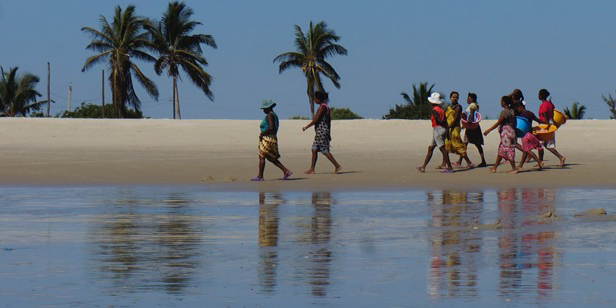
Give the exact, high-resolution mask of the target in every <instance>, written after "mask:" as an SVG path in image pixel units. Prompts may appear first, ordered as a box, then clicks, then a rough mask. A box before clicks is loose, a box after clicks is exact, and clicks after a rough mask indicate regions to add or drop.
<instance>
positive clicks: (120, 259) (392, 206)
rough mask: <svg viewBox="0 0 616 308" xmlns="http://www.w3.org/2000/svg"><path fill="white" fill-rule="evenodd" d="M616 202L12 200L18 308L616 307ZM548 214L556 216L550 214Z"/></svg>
mask: <svg viewBox="0 0 616 308" xmlns="http://www.w3.org/2000/svg"><path fill="white" fill-rule="evenodd" d="M613 200H616V190H599V189H597V190H589V189H562V190H558V189H557V190H554V189H504V190H487V191H468V192H466V191H420V190H416V191H373V192H333V193H329V192H315V193H305V192H282V193H256V192H213V191H207V190H204V189H203V188H199V187H107V188H101V187H70V188H58V187H53V188H51V187H50V188H39V187H24V188H15V187H4V188H0V248H1V250H0V258H1V260H2V262H0V277H2V279H1V280H0V299H1V302H0V304H1V306H3V307H32V306H37V307H41V306H44V307H83V306H87V307H109V306H111V305H113V306H114V307H125V306H126V307H128V306H130V307H135V306H139V307H153V306H178V305H181V306H188V307H191V306H213V307H221V306H223V307H225V306H230V307H241V306H265V307H270V306H274V305H275V306H278V307H285V306H291V305H294V306H298V305H299V306H305V305H317V306H333V307H338V306H355V307H415V306H434V307H440V306H450V305H454V306H466V307H471V306H476V305H478V304H479V305H491V306H523V305H540V306H545V307H561V306H563V305H564V306H579V305H589V304H590V305H592V306H606V307H613V306H616V292H614V291H613V290H614V287H616V283H615V281H616V280H614V278H613V277H614V275H615V274H616V261H615V259H614V256H615V254H614V251H615V250H616V245H615V244H616V243H615V242H616V232H615V231H616V221H605V220H595V219H586V220H581V219H578V218H575V217H574V215H575V214H576V213H578V212H581V211H583V210H588V209H591V208H604V209H605V210H606V211H607V213H608V214H614V213H616V206H615V204H614V201H613ZM546 213H553V214H554V215H555V217H554V216H552V217H547V216H549V215H545V214H546Z"/></svg>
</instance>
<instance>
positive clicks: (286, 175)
mask: <svg viewBox="0 0 616 308" xmlns="http://www.w3.org/2000/svg"><path fill="white" fill-rule="evenodd" d="M292 174H293V172H291V170H289V172H287V173H285V174H284V176H283V177H282V179H283V180H288V179H289V177H290V176H291V175H292Z"/></svg>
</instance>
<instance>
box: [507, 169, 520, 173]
mask: <svg viewBox="0 0 616 308" xmlns="http://www.w3.org/2000/svg"><path fill="white" fill-rule="evenodd" d="M519 171H520V170H518V169H513V170H511V171H509V172H507V173H509V174H516V173H518V172H519Z"/></svg>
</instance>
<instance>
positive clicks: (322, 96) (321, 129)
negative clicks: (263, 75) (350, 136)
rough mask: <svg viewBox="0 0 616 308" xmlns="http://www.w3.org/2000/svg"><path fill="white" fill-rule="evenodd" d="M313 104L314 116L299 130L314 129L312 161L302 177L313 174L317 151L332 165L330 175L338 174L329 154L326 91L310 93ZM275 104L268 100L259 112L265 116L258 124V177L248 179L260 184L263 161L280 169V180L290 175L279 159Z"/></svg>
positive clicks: (336, 166)
mask: <svg viewBox="0 0 616 308" xmlns="http://www.w3.org/2000/svg"><path fill="white" fill-rule="evenodd" d="M314 96H315V101H314V103H315V104H316V105H319V108H318V109H317V112H316V115H315V116H314V117H313V118H312V121H310V123H308V125H306V126H304V127H302V131H306V130H307V129H308V128H310V127H312V126H314V127H315V137H314V142H313V143H312V159H311V161H310V169H308V170H307V171H306V172H304V173H306V174H314V170H315V167H316V164H317V158H318V156H319V152H320V153H321V154H323V155H324V156H325V157H327V159H329V161H330V162H331V163H332V164H333V165H334V173H339V172H340V170H341V169H342V166H340V164H339V163H338V162H337V161H336V159H335V158H334V155H332V153H331V152H330V142H331V140H332V137H331V110H330V108H329V105H328V104H327V103H328V101H329V95H328V93H327V92H322V91H317V92H315V94H314ZM275 106H276V103H274V102H273V101H271V100H265V101H263V103H262V104H261V109H262V110H263V112H264V113H265V114H266V116H265V118H264V119H263V121H262V122H261V133H260V134H259V174H258V175H257V176H256V177H254V178H252V179H251V180H252V181H263V180H264V179H263V172H264V171H265V161H266V160H268V161H270V162H271V163H273V164H274V165H275V166H276V167H278V168H280V170H282V173H283V176H282V179H283V180H287V179H289V177H290V176H291V175H292V174H293V172H291V170H289V169H288V168H287V167H285V166H284V165H283V164H282V163H281V162H280V160H279V158H280V153H279V152H278V137H277V135H278V127H279V122H278V116H277V115H276V113H275V112H274V107H275Z"/></svg>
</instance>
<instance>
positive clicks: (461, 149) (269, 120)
mask: <svg viewBox="0 0 616 308" xmlns="http://www.w3.org/2000/svg"><path fill="white" fill-rule="evenodd" d="M459 96H460V94H459V93H458V92H456V91H453V92H451V94H450V95H449V98H450V100H451V106H448V107H447V109H446V110H445V109H443V108H442V104H443V99H442V98H441V95H440V94H439V93H436V92H435V93H432V95H431V96H430V97H428V101H429V102H430V104H431V105H432V110H431V111H430V121H431V124H432V142H431V144H430V146H428V153H427V154H426V158H425V159H424V163H423V165H422V166H420V167H417V170H418V171H419V172H422V173H423V172H425V171H426V166H427V165H428V163H429V162H430V160H431V158H432V154H433V153H434V149H436V148H438V149H439V151H440V152H441V154H442V156H443V159H442V162H441V164H440V165H439V166H437V167H436V168H437V169H443V171H442V172H443V173H453V172H454V167H459V168H466V169H471V168H475V167H487V163H486V159H485V155H484V152H483V144H484V139H483V137H484V136H487V135H488V134H489V133H490V132H491V131H493V130H495V129H497V128H498V132H499V134H500V143H499V145H498V155H497V157H496V161H495V162H494V165H493V166H492V167H491V168H490V171H491V172H496V170H497V169H498V166H499V165H500V164H501V162H502V161H503V160H504V161H508V162H509V164H510V165H511V171H509V172H508V173H518V172H519V171H521V170H523V167H524V163H525V162H527V161H528V160H529V159H531V158H532V159H534V160H535V161H536V162H537V164H536V165H535V168H536V169H539V170H541V169H542V168H543V166H544V165H543V157H544V149H548V150H549V151H550V152H551V153H553V154H554V155H556V157H558V159H559V161H560V163H559V165H560V166H561V167H564V165H565V157H564V156H562V155H561V154H560V153H559V152H558V151H557V150H556V140H555V133H554V132H552V134H551V138H548V139H547V140H544V141H539V140H538V139H537V137H536V136H535V135H534V134H533V132H532V131H531V130H530V129H526V130H523V129H521V128H518V129H516V127H517V123H518V121H523V123H525V124H524V126H525V127H527V128H530V127H531V126H532V125H531V124H532V122H533V121H535V122H537V123H540V124H546V125H547V127H546V128H545V129H546V131H551V130H550V127H551V126H552V125H556V124H555V123H554V104H552V102H551V100H550V99H549V97H550V92H548V90H546V89H541V90H540V91H539V94H538V98H539V100H540V101H541V105H540V106H539V117H537V116H536V115H535V114H534V113H533V112H532V111H530V110H527V109H526V102H525V101H524V95H523V94H522V91H520V90H519V89H515V90H513V92H511V94H509V95H505V96H503V97H502V98H501V101H500V105H501V107H502V108H503V110H502V111H501V113H500V115H499V117H498V120H497V121H496V122H495V123H494V124H493V125H492V126H491V127H490V128H488V129H486V130H485V131H483V132H482V131H481V126H480V125H479V122H480V121H481V114H480V113H479V103H478V102H477V94H475V93H468V97H467V99H466V102H467V103H468V107H467V108H466V111H462V109H463V108H462V106H461V105H460V103H459V102H458V100H459ZM328 101H329V97H328V93H326V92H322V91H317V92H315V101H314V103H315V104H316V105H319V108H318V109H317V112H316V115H315V116H314V117H313V119H312V121H310V123H308V125H306V126H304V127H302V131H306V130H307V129H308V128H310V127H312V126H314V127H315V137H314V142H313V144H312V159H311V161H310V168H309V169H308V170H307V171H306V172H305V173H306V174H314V173H315V167H316V163H317V158H318V155H319V153H321V154H323V155H324V156H325V157H327V158H328V159H329V161H330V162H331V163H332V164H333V165H334V173H339V172H340V170H341V169H342V166H340V164H339V163H338V162H337V161H336V159H335V158H334V156H333V155H332V153H331V152H330V142H331V110H330V108H329V106H328ZM275 106H276V103H274V102H273V101H271V100H265V101H263V103H262V105H261V109H262V110H263V112H264V113H265V114H266V116H265V118H264V119H263V121H262V122H261V133H260V134H259V173H258V175H257V176H256V177H254V178H252V181H263V180H264V178H263V173H264V170H265V162H266V160H267V161H270V162H271V163H273V164H274V165H275V166H276V167H278V168H280V170H281V171H282V173H283V176H282V179H283V180H287V179H289V177H290V176H291V175H292V174H293V172H292V171H291V170H290V169H288V168H287V167H285V166H284V165H283V164H282V163H281V162H280V160H279V158H280V153H279V152H278V137H277V134H278V128H279V120H278V116H277V115H276V113H275V112H274V107H275ZM463 128H464V129H465V130H464V132H463V131H462V129H463ZM518 138H519V139H520V141H521V144H520V143H518ZM468 144H473V145H475V147H476V148H477V150H478V152H479V156H480V157H481V163H480V164H478V165H475V164H473V162H472V161H471V160H470V158H469V157H468V154H467V148H468ZM516 149H517V150H519V151H521V152H522V158H521V160H520V162H519V164H518V165H516V161H515V153H516ZM533 150H537V151H538V154H535V153H533ZM449 154H454V155H458V156H459V158H458V160H456V161H454V162H451V160H450V159H449ZM463 163H466V166H463Z"/></svg>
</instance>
